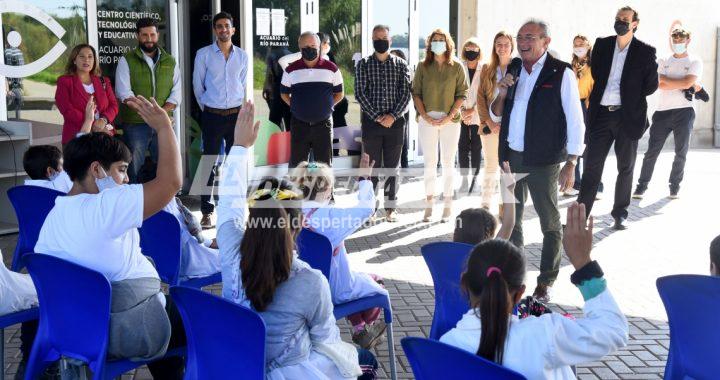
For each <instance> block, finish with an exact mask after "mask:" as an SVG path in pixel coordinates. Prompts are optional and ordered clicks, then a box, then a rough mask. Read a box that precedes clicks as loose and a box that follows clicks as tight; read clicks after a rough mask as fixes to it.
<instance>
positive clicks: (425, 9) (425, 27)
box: [418, 0, 457, 62]
mask: <svg viewBox="0 0 720 380" xmlns="http://www.w3.org/2000/svg"><path fill="white" fill-rule="evenodd" d="M418 1H419V2H420V4H419V10H420V12H419V13H420V38H419V41H418V43H419V46H420V49H419V56H418V62H422V61H423V60H424V59H425V40H426V39H427V38H428V36H429V35H430V33H432V31H433V30H435V29H439V28H440V29H443V30H445V31H446V32H450V0H418ZM455 43H456V44H457V41H455Z"/></svg>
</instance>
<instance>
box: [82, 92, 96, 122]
mask: <svg viewBox="0 0 720 380" xmlns="http://www.w3.org/2000/svg"><path fill="white" fill-rule="evenodd" d="M96 109H97V106H96V105H95V97H94V96H93V95H90V99H88V101H87V104H85V121H93V120H95V110H96Z"/></svg>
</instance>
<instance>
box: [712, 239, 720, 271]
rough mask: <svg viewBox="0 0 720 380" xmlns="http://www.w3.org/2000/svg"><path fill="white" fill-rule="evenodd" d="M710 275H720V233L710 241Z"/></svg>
mask: <svg viewBox="0 0 720 380" xmlns="http://www.w3.org/2000/svg"><path fill="white" fill-rule="evenodd" d="M710 275H711V276H720V235H718V236H716V237H715V239H713V241H712V242H711V243H710Z"/></svg>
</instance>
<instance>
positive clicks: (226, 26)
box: [193, 12, 248, 228]
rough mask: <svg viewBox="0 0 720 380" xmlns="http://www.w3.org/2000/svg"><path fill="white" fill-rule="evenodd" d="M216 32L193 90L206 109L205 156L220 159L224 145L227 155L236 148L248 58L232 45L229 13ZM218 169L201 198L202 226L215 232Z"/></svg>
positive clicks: (200, 60)
mask: <svg viewBox="0 0 720 380" xmlns="http://www.w3.org/2000/svg"><path fill="white" fill-rule="evenodd" d="M213 31H214V33H215V38H216V41H215V43H213V44H212V45H208V46H206V47H204V48H202V49H200V50H198V52H197V55H196V56H195V69H194V70H193V89H194V90H195V99H197V102H198V104H199V105H200V108H201V109H202V115H201V116H200V129H201V130H202V141H203V154H208V155H213V156H219V155H220V154H221V152H220V148H221V146H222V142H224V143H225V154H227V153H228V152H229V151H230V148H232V146H233V133H234V130H235V121H236V120H237V115H238V112H239V111H240V106H241V105H242V103H243V100H245V97H246V94H245V85H246V79H247V71H248V56H247V54H246V53H245V51H244V50H242V49H241V48H239V47H237V46H235V45H233V43H232V36H233V35H234V34H235V27H234V26H233V17H232V15H230V14H229V13H227V12H220V13H218V14H216V15H215V17H213ZM218 167H219V163H218V162H217V161H216V162H215V165H213V168H212V171H211V172H210V177H209V179H208V186H210V192H207V191H203V194H202V195H200V200H201V205H200V210H201V211H202V214H203V217H202V220H201V221H200V224H201V225H202V227H203V228H212V227H213V225H214V224H213V220H212V215H213V212H214V211H215V205H214V204H213V203H212V202H211V201H210V196H211V195H213V193H214V192H215V176H216V175H217V171H218ZM215 201H217V194H215Z"/></svg>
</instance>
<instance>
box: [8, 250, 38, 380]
mask: <svg viewBox="0 0 720 380" xmlns="http://www.w3.org/2000/svg"><path fill="white" fill-rule="evenodd" d="M0 265H2V263H0ZM39 315H40V312H39V309H38V308H37V307H33V308H30V309H27V310H22V311H17V312H15V313H10V314H5V315H1V316H0V380H2V379H4V378H5V328H6V327H10V326H12V325H16V324H18V323H23V322H28V321H34V320H36V319H38V316H39Z"/></svg>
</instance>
